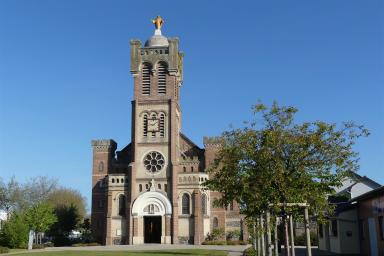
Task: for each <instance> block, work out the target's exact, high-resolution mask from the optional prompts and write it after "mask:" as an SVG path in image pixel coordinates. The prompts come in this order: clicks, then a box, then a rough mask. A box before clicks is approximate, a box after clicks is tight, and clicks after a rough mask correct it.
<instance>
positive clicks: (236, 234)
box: [227, 230, 240, 240]
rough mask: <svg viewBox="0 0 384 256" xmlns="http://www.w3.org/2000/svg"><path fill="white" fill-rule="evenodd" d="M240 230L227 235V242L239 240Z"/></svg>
mask: <svg viewBox="0 0 384 256" xmlns="http://www.w3.org/2000/svg"><path fill="white" fill-rule="evenodd" d="M239 238H240V230H233V231H229V232H228V233H227V240H239Z"/></svg>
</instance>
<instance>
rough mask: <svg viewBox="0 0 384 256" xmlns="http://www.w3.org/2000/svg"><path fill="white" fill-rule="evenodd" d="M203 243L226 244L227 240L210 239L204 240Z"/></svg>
mask: <svg viewBox="0 0 384 256" xmlns="http://www.w3.org/2000/svg"><path fill="white" fill-rule="evenodd" d="M202 244H203V245H226V244H227V241H224V240H210V241H204V242H203V243H202Z"/></svg>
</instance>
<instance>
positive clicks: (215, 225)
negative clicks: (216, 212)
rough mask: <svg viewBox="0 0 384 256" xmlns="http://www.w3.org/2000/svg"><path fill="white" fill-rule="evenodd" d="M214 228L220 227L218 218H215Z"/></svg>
mask: <svg viewBox="0 0 384 256" xmlns="http://www.w3.org/2000/svg"><path fill="white" fill-rule="evenodd" d="M212 226H213V228H218V227H219V220H218V219H217V218H216V217H214V218H213V223H212Z"/></svg>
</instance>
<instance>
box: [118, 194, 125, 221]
mask: <svg viewBox="0 0 384 256" xmlns="http://www.w3.org/2000/svg"><path fill="white" fill-rule="evenodd" d="M119 215H120V216H125V196H124V195H120V196H119Z"/></svg>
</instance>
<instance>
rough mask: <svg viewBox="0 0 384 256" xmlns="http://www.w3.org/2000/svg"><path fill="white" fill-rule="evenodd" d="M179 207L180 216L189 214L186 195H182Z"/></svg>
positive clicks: (187, 196)
mask: <svg viewBox="0 0 384 256" xmlns="http://www.w3.org/2000/svg"><path fill="white" fill-rule="evenodd" d="M181 206H182V208H181V209H182V210H181V213H182V214H189V195H188V194H183V197H182V199H181Z"/></svg>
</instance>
